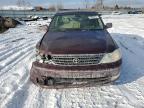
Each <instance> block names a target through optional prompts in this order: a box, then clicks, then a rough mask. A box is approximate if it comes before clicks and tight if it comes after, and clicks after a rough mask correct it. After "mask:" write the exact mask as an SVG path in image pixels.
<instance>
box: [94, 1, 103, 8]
mask: <svg viewBox="0 0 144 108" xmlns="http://www.w3.org/2000/svg"><path fill="white" fill-rule="evenodd" d="M96 8H97V9H103V8H104V4H103V0H97V1H96Z"/></svg>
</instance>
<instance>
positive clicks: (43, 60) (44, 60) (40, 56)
mask: <svg viewBox="0 0 144 108" xmlns="http://www.w3.org/2000/svg"><path fill="white" fill-rule="evenodd" d="M36 61H38V62H39V63H47V64H52V63H53V62H52V60H51V56H50V55H48V56H46V55H44V54H41V53H40V52H39V51H38V50H37V51H36Z"/></svg>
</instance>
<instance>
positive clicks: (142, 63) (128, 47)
mask: <svg viewBox="0 0 144 108" xmlns="http://www.w3.org/2000/svg"><path fill="white" fill-rule="evenodd" d="M111 35H112V37H113V39H114V40H115V41H116V42H117V44H118V45H119V47H120V49H121V52H122V67H121V76H120V78H119V79H118V80H117V81H116V85H117V84H118V85H121V84H127V83H132V82H134V81H137V80H140V78H142V77H144V38H143V37H142V36H138V35H132V34H119V33H112V34H111Z"/></svg>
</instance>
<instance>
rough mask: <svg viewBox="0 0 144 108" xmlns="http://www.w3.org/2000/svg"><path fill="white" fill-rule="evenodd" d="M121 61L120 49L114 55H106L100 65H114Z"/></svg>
mask: <svg viewBox="0 0 144 108" xmlns="http://www.w3.org/2000/svg"><path fill="white" fill-rule="evenodd" d="M120 59H121V52H120V49H116V50H115V51H113V52H112V53H107V54H105V55H104V57H103V58H102V60H101V61H100V63H113V62H116V61H118V60H120Z"/></svg>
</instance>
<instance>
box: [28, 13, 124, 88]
mask: <svg viewBox="0 0 144 108" xmlns="http://www.w3.org/2000/svg"><path fill="white" fill-rule="evenodd" d="M111 27H112V24H111V23H107V24H106V25H104V23H103V21H102V18H101V17H100V15H99V14H98V13H96V12H77V11H76V12H63V13H57V14H56V15H55V16H54V18H53V20H52V22H51V23H50V26H49V29H48V31H47V33H46V34H45V35H44V36H43V38H42V39H41V41H40V42H39V43H38V44H37V46H36V49H37V50H36V61H34V62H33V64H32V68H31V72H30V79H31V81H32V82H34V83H35V84H38V85H41V86H49V87H56V86H58V87H59V86H60V85H61V84H64V86H77V85H81V84H86V85H89V84H90V85H91V84H104V83H108V82H111V81H115V80H116V79H117V78H118V77H119V75H120V66H121V62H122V61H121V59H122V58H121V53H120V49H119V47H118V45H117V44H116V42H115V41H114V40H113V39H112V37H111V36H110V34H109V33H108V31H107V28H111ZM62 87H63V86H62Z"/></svg>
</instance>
